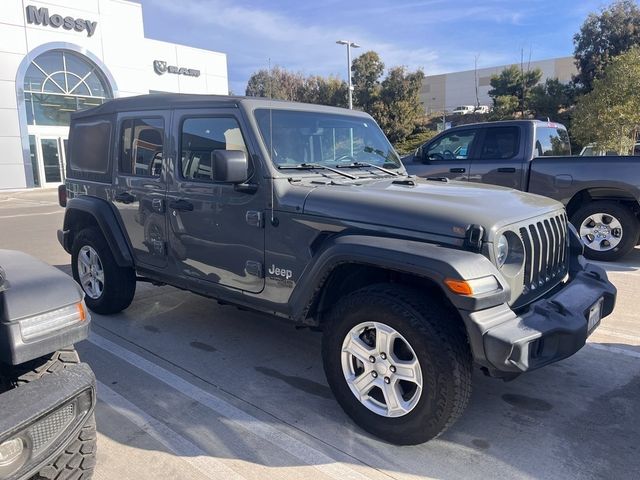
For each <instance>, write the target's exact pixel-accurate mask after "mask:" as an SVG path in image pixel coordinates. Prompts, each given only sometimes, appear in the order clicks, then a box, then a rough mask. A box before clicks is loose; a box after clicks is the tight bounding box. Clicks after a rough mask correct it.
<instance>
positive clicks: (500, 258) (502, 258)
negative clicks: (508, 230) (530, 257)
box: [496, 235, 509, 268]
mask: <svg viewBox="0 0 640 480" xmlns="http://www.w3.org/2000/svg"><path fill="white" fill-rule="evenodd" d="M508 256H509V240H508V239H507V237H506V236H505V235H500V238H499V239H498V241H497V242H496V264H497V265H498V268H502V266H503V265H504V262H506V261H507V257H508Z"/></svg>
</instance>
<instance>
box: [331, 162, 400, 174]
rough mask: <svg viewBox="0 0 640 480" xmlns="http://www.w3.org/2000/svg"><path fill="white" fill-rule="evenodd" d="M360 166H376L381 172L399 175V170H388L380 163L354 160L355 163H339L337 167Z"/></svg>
mask: <svg viewBox="0 0 640 480" xmlns="http://www.w3.org/2000/svg"><path fill="white" fill-rule="evenodd" d="M360 167H370V168H375V169H376V170H380V171H381V172H384V173H388V174H389V175H393V176H394V177H397V176H398V175H399V174H398V173H397V172H393V171H391V170H388V169H386V168H383V167H379V166H378V165H374V164H373V163H367V162H353V163H349V164H347V165H337V166H336V168H360Z"/></svg>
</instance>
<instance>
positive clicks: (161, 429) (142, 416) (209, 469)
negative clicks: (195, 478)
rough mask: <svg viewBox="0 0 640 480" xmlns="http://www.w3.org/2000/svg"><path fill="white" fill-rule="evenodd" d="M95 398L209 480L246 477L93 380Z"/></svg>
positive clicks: (236, 479) (235, 479) (233, 479)
mask: <svg viewBox="0 0 640 480" xmlns="http://www.w3.org/2000/svg"><path fill="white" fill-rule="evenodd" d="M97 386H98V398H99V399H100V401H102V402H104V403H105V404H106V405H108V406H109V407H110V408H112V409H113V410H115V411H116V412H118V413H119V414H120V415H122V416H123V417H125V418H127V419H128V420H129V421H130V422H132V423H133V424H134V425H136V426H137V427H138V428H139V429H141V430H142V431H144V432H145V433H147V434H148V435H149V436H151V437H153V438H155V439H156V440H157V441H158V442H160V443H161V444H162V445H164V446H165V447H166V448H167V449H169V450H170V451H171V452H172V453H174V454H175V455H178V456H179V457H181V460H183V461H184V462H187V463H188V464H190V465H191V466H192V467H194V468H196V469H197V470H198V471H199V472H201V473H202V474H203V475H204V476H205V477H206V478H209V479H211V480H226V479H230V480H246V477H244V476H242V475H240V474H239V473H237V472H236V471H234V470H232V469H231V468H229V467H228V466H226V465H225V464H224V463H223V462H221V461H220V460H217V459H216V458H215V457H211V456H209V454H207V453H206V452H204V451H203V450H201V449H200V448H199V447H198V446H197V445H195V444H193V443H191V442H190V441H189V440H187V439H186V438H184V437H183V436H182V435H180V434H178V433H176V432H174V431H173V430H171V429H170V428H169V427H167V426H166V425H165V424H164V423H162V422H160V421H158V420H156V419H155V418H153V417H151V416H150V415H148V414H147V413H145V412H143V411H142V410H140V409H139V408H138V407H136V406H135V405H134V404H133V403H131V402H130V401H129V400H127V399H126V398H124V397H123V396H122V395H120V394H118V393H116V392H114V391H113V390H111V389H110V388H109V387H107V386H106V385H105V384H103V383H101V382H97Z"/></svg>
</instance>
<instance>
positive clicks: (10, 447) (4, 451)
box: [0, 438, 24, 467]
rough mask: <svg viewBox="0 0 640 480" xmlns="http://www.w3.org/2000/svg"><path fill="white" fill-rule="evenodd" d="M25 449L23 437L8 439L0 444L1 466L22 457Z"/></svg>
mask: <svg viewBox="0 0 640 480" xmlns="http://www.w3.org/2000/svg"><path fill="white" fill-rule="evenodd" d="M23 450H24V443H22V439H21V438H14V439H13V440H7V441H6V442H4V443H3V444H1V445H0V467H6V466H7V465H10V464H11V463H13V462H15V461H16V459H18V458H20V455H22V452H23Z"/></svg>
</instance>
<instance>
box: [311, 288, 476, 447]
mask: <svg viewBox="0 0 640 480" xmlns="http://www.w3.org/2000/svg"><path fill="white" fill-rule="evenodd" d="M322 356H323V362H324V369H325V373H326V376H327V381H328V382H329V386H330V387H331V390H332V391H333V393H334V395H335V397H336V399H337V401H338V403H339V404H340V405H341V406H342V408H343V409H344V410H345V412H346V413H347V414H348V415H349V416H350V417H351V418H352V419H353V420H354V421H355V423H356V424H358V425H359V426H360V427H362V428H363V429H364V430H366V431H368V432H370V433H372V434H374V435H376V436H377V437H380V438H381V439H383V440H386V441H388V442H390V443H393V444H398V445H415V444H419V443H423V442H426V441H428V440H431V439H432V438H435V437H437V436H438V435H440V434H441V433H442V432H444V431H445V430H446V429H447V428H449V427H450V426H451V425H453V423H454V422H455V421H456V420H457V419H458V418H459V417H460V416H461V415H462V412H463V411H464V409H465V407H466V405H467V403H468V401H469V397H470V395H471V370H472V361H471V353H470V350H469V346H468V343H467V339H466V335H465V333H464V331H463V329H462V328H461V326H460V323H459V320H458V319H457V318H455V313H454V312H452V311H450V309H448V308H447V307H446V306H445V305H444V304H442V303H441V302H439V301H438V299H436V298H432V297H430V296H428V295H425V294H424V293H422V292H419V291H417V290H413V289H410V288H407V287H403V286H399V285H389V284H379V285H373V286H369V287H365V288H363V289H361V290H358V291H356V292H353V293H351V294H349V295H347V296H346V297H343V298H342V299H341V300H340V301H339V302H338V303H337V304H336V305H335V307H334V308H333V309H332V311H331V313H330V314H329V318H328V319H327V325H326V326H325V328H324V336H323V343H322ZM392 367H393V368H392Z"/></svg>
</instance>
